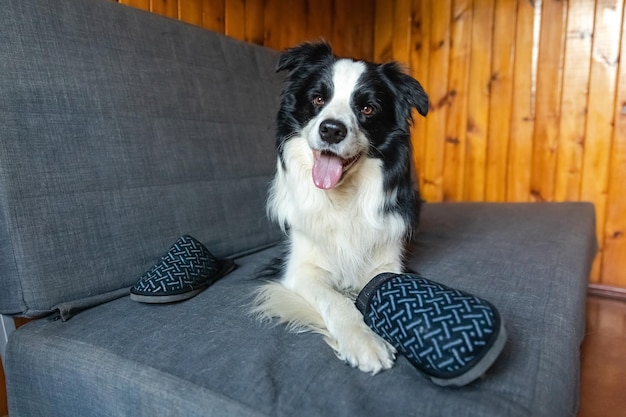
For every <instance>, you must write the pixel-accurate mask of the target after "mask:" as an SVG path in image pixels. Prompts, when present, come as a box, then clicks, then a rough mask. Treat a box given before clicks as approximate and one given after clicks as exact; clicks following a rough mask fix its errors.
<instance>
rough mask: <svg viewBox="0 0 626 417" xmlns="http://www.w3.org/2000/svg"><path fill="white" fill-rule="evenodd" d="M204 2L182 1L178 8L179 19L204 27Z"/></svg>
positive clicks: (199, 0)
mask: <svg viewBox="0 0 626 417" xmlns="http://www.w3.org/2000/svg"><path fill="white" fill-rule="evenodd" d="M202 1H203V0H181V1H180V4H179V6H178V18H179V19H180V20H182V21H183V22H187V23H190V24H192V25H196V26H202Z"/></svg>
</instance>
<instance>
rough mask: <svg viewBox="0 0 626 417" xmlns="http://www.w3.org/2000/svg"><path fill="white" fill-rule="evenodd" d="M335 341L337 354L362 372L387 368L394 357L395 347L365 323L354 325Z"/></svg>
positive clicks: (374, 372) (372, 371)
mask: <svg viewBox="0 0 626 417" xmlns="http://www.w3.org/2000/svg"><path fill="white" fill-rule="evenodd" d="M335 343H336V344H335V346H333V348H334V349H335V352H336V353H337V356H338V357H339V358H340V359H342V360H344V361H346V362H347V363H348V364H350V365H351V366H352V367H354V368H359V369H360V370H361V371H363V372H370V373H372V374H376V373H378V372H380V371H382V370H385V369H389V368H391V367H392V366H393V363H394V360H395V359H396V349H395V348H394V347H393V346H391V345H390V344H389V343H387V342H386V341H385V340H384V339H382V338H381V337H380V336H378V335H377V334H376V333H374V332H373V331H372V330H371V329H370V328H369V327H367V326H366V325H365V324H363V325H362V326H360V325H359V326H355V327H354V328H353V329H351V331H349V332H346V333H345V334H343V335H342V337H341V338H340V339H338V340H336V341H335ZM331 346H332V345H331Z"/></svg>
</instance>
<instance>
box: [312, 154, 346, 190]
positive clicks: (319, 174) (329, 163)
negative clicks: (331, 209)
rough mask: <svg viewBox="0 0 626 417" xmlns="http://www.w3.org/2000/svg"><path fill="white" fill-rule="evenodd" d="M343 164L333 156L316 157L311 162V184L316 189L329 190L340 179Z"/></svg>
mask: <svg viewBox="0 0 626 417" xmlns="http://www.w3.org/2000/svg"><path fill="white" fill-rule="evenodd" d="M342 173H343V163H342V161H341V158H339V157H338V156H335V155H329V154H321V155H319V156H317V155H316V158H315V162H313V183H315V186H316V187H317V188H321V189H323V190H329V189H331V188H333V187H334V186H335V185H337V183H338V182H339V180H340V179H341V174H342Z"/></svg>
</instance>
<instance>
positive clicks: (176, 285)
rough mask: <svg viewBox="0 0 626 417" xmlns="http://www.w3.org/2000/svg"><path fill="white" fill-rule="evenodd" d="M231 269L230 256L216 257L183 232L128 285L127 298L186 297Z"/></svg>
mask: <svg viewBox="0 0 626 417" xmlns="http://www.w3.org/2000/svg"><path fill="white" fill-rule="evenodd" d="M233 269H235V263H234V262H233V261H232V260H230V259H218V258H216V257H215V256H213V254H212V253H211V252H209V250H208V249H207V248H206V247H205V246H204V245H203V244H202V243H200V242H199V241H198V240H196V239H195V238H193V237H192V236H189V235H184V236H181V237H180V238H179V239H178V240H177V241H176V242H175V243H174V244H173V245H172V247H170V249H169V250H168V251H167V253H165V255H163V256H162V257H161V259H160V260H159V262H157V263H156V264H155V265H154V266H153V267H152V268H150V269H149V270H148V271H146V273H145V274H143V276H142V277H141V279H140V280H139V281H138V282H137V283H136V284H135V285H134V286H133V287H132V288H131V289H130V298H131V300H134V301H139V302H142V303H151V304H155V303H156V304H162V303H173V302H177V301H183V300H187V299H189V298H191V297H194V296H195V295H197V294H199V293H200V292H202V291H204V290H205V289H207V288H208V287H209V286H211V285H212V284H213V283H214V282H215V281H217V280H218V279H220V278H222V277H223V276H224V275H226V274H228V273H229V272H231V271H232V270H233Z"/></svg>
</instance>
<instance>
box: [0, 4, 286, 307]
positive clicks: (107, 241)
mask: <svg viewBox="0 0 626 417" xmlns="http://www.w3.org/2000/svg"><path fill="white" fill-rule="evenodd" d="M0 9H1V10H2V13H0V39H2V42H0V91H1V92H2V93H1V94H0V121H1V122H0V138H1V141H0V177H1V178H2V179H1V184H0V221H2V227H0V280H1V282H2V291H0V313H4V314H17V313H21V314H24V315H27V316H36V315H39V314H42V313H46V312H49V311H50V310H53V309H55V308H63V310H64V311H73V310H74V309H75V308H76V306H74V304H73V303H76V305H77V306H78V307H79V308H80V307H81V306H85V304H86V305H90V304H91V303H93V302H96V303H97V302H100V301H106V300H108V299H111V298H115V297H116V296H118V294H119V291H117V290H119V289H120V288H125V287H129V286H130V285H132V284H133V283H134V282H135V281H136V280H137V278H138V277H139V276H140V275H141V274H142V273H143V272H144V270H146V269H147V268H148V267H149V266H150V265H151V263H153V262H154V260H155V258H157V257H158V256H159V255H160V252H161V251H162V248H163V247H164V246H167V245H170V244H172V243H173V242H174V241H175V240H176V239H177V238H178V237H179V236H180V235H182V234H184V233H187V234H191V235H192V236H194V237H196V238H197V239H200V240H201V241H203V243H205V244H206V245H207V246H209V247H210V248H211V251H212V252H213V253H215V254H216V255H217V256H224V255H230V254H233V253H238V252H242V251H246V250H250V249H253V248H256V247H259V246H263V245H267V244H268V243H270V242H272V241H275V240H277V239H278V238H279V236H280V235H279V233H277V231H276V229H275V228H273V227H272V226H270V225H269V224H268V222H267V220H266V218H265V214H264V213H265V211H264V202H265V196H266V188H267V183H268V181H269V179H270V176H271V174H272V173H273V170H274V164H275V162H274V161H275V156H274V155H275V154H274V150H273V143H274V139H273V130H274V129H273V120H274V116H275V112H276V107H277V103H278V98H279V93H280V88H281V85H280V82H281V80H280V79H279V77H277V76H276V75H275V74H274V71H273V68H274V65H275V62H276V59H277V53H276V52H273V51H270V50H267V49H264V48H260V47H256V46H253V45H248V44H244V43H241V42H237V41H235V40H232V39H229V38H226V37H224V36H217V35H215V34H213V33H209V32H207V31H204V30H202V29H199V28H196V27H193V26H190V25H185V24H181V23H180V22H175V21H172V20H169V19H164V18H161V17H158V16H156V15H151V14H148V13H145V12H141V11H139V10H136V9H132V8H129V7H125V6H120V5H118V4H114V3H113V2H109V1H100V0H80V1H79V0H47V1H31V0H29V1H2V2H1V3H0ZM68 303H70V304H69V305H68ZM59 305H60V306H59Z"/></svg>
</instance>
